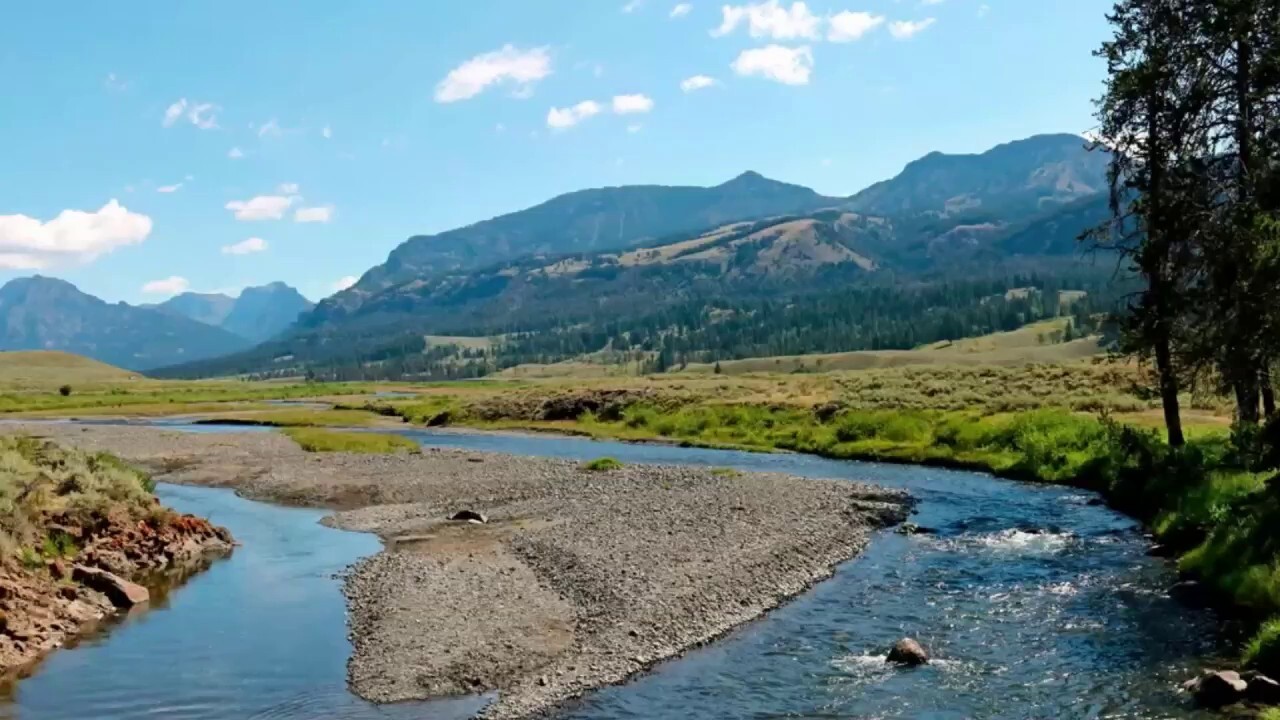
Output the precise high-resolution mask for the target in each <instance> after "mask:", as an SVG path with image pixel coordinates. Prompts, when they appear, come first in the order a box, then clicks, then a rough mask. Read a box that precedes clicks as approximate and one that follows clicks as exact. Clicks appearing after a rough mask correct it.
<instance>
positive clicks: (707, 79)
mask: <svg viewBox="0 0 1280 720" xmlns="http://www.w3.org/2000/svg"><path fill="white" fill-rule="evenodd" d="M715 84H716V79H715V78H713V77H711V76H709V75H694V76H693V77H691V78H685V79H684V81H683V82H681V83H680V89H681V90H683V91H685V92H687V93H691V92H696V91H698V90H704V89H706V88H709V87H711V86H712V85H715Z"/></svg>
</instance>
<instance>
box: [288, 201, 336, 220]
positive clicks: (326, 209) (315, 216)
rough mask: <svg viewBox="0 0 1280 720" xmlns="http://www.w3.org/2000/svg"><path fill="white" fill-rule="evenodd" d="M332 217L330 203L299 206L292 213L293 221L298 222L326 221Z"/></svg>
mask: <svg viewBox="0 0 1280 720" xmlns="http://www.w3.org/2000/svg"><path fill="white" fill-rule="evenodd" d="M332 219H333V206H332V205H317V206H315V207H300V208H298V209H297V210H296V211H295V212H294V213H293V221H294V222H300V223H327V222H329V221H330V220H332Z"/></svg>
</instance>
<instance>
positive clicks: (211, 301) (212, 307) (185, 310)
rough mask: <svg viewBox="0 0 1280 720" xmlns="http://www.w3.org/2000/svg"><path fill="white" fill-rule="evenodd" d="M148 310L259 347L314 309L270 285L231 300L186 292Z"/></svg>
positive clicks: (300, 298)
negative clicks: (175, 317)
mask: <svg viewBox="0 0 1280 720" xmlns="http://www.w3.org/2000/svg"><path fill="white" fill-rule="evenodd" d="M149 307H153V308H155V309H156V310H159V311H161V312H164V313H168V314H170V315H181V316H183V317H187V318H190V319H192V320H196V321H198V322H202V323H204V324H206V325H212V326H214V327H218V328H222V329H223V330H226V331H227V332H229V333H231V334H233V335H236V336H239V337H242V338H244V339H245V340H249V341H251V342H254V343H259V342H262V341H264V340H269V339H270V338H273V337H275V336H276V335H279V334H280V333H282V332H284V331H285V330H286V329H288V328H289V327H290V326H291V325H293V324H294V323H295V322H297V320H298V316H300V315H302V314H303V313H305V312H309V311H310V310H311V308H313V307H315V303H313V302H311V301H310V300H308V299H306V298H305V297H303V296H302V293H300V292H298V291H297V290H295V289H294V288H292V287H289V286H288V285H285V284H284V283H282V282H273V283H269V284H267V285H262V286H259V287H248V288H245V289H244V290H241V291H240V295H239V296H237V297H234V298H233V297H231V296H229V295H224V294H222V293H192V292H186V293H182V294H181V295H175V296H174V297H172V298H169V299H168V300H166V301H164V302H162V303H159V304H158V305H152V306H149Z"/></svg>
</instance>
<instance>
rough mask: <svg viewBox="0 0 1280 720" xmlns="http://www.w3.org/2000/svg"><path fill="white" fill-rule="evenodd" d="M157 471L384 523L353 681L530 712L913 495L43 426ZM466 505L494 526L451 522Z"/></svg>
mask: <svg viewBox="0 0 1280 720" xmlns="http://www.w3.org/2000/svg"><path fill="white" fill-rule="evenodd" d="M31 430H32V431H34V432H41V433H45V434H54V435H56V436H58V437H59V438H60V439H64V440H67V441H70V442H73V443H75V444H78V445H81V446H85V447H91V448H100V449H109V450H111V451H112V452H115V453H117V454H120V455H122V456H123V457H125V458H127V459H130V460H133V461H135V462H140V463H143V464H144V465H146V466H148V467H150V468H151V469H153V470H155V471H157V472H160V473H163V475H162V476H161V477H160V479H162V480H167V481H174V482H185V483H193V484H203V485H226V486H233V487H235V488H236V489H237V490H238V491H240V492H242V493H243V494H245V495H247V496H249V497H254V498H259V499H266V500H277V501H283V502H290V503H304V504H310V505H320V506H330V507H335V508H342V509H344V511H342V512H339V513H338V514H336V515H335V516H333V517H332V518H330V519H329V522H331V523H332V524H334V525H336V526H339V527H343V528H348V529H353V530H363V531H369V532H375V533H378V534H379V535H380V536H382V537H383V538H384V539H385V540H386V541H387V546H388V549H387V551H386V552H383V553H380V554H379V555H377V556H374V557H372V558H368V559H366V560H364V561H362V562H361V563H358V564H357V565H356V566H355V567H354V568H353V569H352V571H351V573H350V574H349V577H348V580H347V583H346V594H347V598H348V603H349V608H350V611H351V612H350V631H351V638H352V644H353V647H354V652H353V655H352V658H351V661H350V663H349V677H350V681H351V685H352V687H353V689H354V690H355V691H356V692H357V693H359V694H360V695H362V696H364V697H367V698H369V699H372V700H375V701H380V702H390V701H400V700H410V699H417V698H427V697H436V696H442V695H456V694H462V693H474V692H485V691H490V690H497V691H498V692H499V696H500V699H499V700H498V701H497V702H496V703H494V704H493V705H491V706H490V707H489V708H488V709H487V710H486V711H485V716H486V717H489V718H516V717H526V716H529V715H532V714H535V713H538V712H541V711H544V710H547V709H549V708H553V707H555V706H556V705H558V704H560V703H562V702H563V701H564V700H566V699H568V698H571V697H575V696H577V695H580V694H582V693H584V692H587V691H589V690H591V689H592V688H596V687H599V686H601V685H605V684H609V683H615V682H620V681H622V680H625V679H626V678H627V677H629V676H631V675H633V674H635V673H637V672H640V671H643V670H644V669H646V668H647V667H649V666H650V665H652V664H653V663H655V662H657V661H659V660H662V659H664V658H668V657H672V656H675V655H678V654H680V653H682V652H684V651H685V650H687V649H689V648H691V647H693V646H696V645H699V644H701V643H705V642H707V641H709V640H711V639H714V638H715V637H717V636H719V635H721V634H723V633H724V632H727V631H728V630H730V629H732V628H733V627H735V626H737V625H739V624H741V623H743V622H746V621H748V620H751V619H753V618H755V617H758V616H759V615H760V614H762V613H764V612H766V611H767V610H769V609H770V608H773V607H775V606H777V605H778V604H779V603H781V602H783V601H784V600H786V599H787V598H789V597H791V596H793V595H795V594H796V593H799V592H801V591H802V590H804V589H805V588H807V587H808V586H809V585H810V584H812V583H813V582H815V581H817V580H819V579H821V578H823V577H826V576H827V575H829V574H830V572H831V571H832V569H833V568H834V566H835V565H836V564H838V563H839V562H841V561H843V560H845V559H848V558H849V557H852V556H853V555H855V554H857V553H858V552H859V551H860V550H861V548H862V547H863V546H864V545H865V543H866V541H867V539H868V534H869V533H870V532H871V531H872V530H874V529H876V528H878V527H882V526H883V525H885V524H887V523H892V522H897V521H899V520H901V519H902V517H903V516H904V514H905V512H906V509H907V504H906V499H905V497H904V496H903V495H901V494H899V493H897V492H892V491H886V490H882V489H879V488H874V487H871V486H866V485H860V484H855V483H848V482H843V481H823V480H809V479H802V478H796V477H790V476H784V475H765V474H751V473H748V474H739V473H717V472H713V471H710V470H701V469H693V468H683V467H648V466H629V467H625V468H622V469H620V470H614V471H609V472H589V471H585V470H582V469H581V468H579V466H578V465H577V464H575V463H571V462H565V461H559V460H550V459H538V458H525V457H516V456H508V455H499V454H488V453H477V452H469V451H453V450H429V451H425V452H424V453H423V454H421V455H398V456H355V455H342V454H332V455H329V454H326V455H309V454H306V453H303V452H301V451H300V450H299V449H298V448H297V447H296V446H294V444H293V443H292V442H291V441H289V440H287V439H286V438H283V437H280V436H278V435H276V434H272V433H244V434H236V435H225V434H218V435H191V434H180V433H174V432H168V431H163V430H157V429H151V428H136V427H79V426H74V425H60V426H40V427H33V428H31ZM461 509H471V510H475V511H478V512H481V513H484V514H485V515H487V516H488V520H489V522H488V523H487V524H470V523H462V522H450V521H448V520H446V518H447V517H448V516H449V515H451V514H452V513H454V512H456V511H458V510H461Z"/></svg>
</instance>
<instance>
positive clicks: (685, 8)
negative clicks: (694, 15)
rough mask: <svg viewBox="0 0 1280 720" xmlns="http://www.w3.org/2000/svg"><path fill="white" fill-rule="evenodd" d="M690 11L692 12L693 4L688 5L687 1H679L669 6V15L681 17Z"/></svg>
mask: <svg viewBox="0 0 1280 720" xmlns="http://www.w3.org/2000/svg"><path fill="white" fill-rule="evenodd" d="M691 12H693V5H690V4H689V3H680V4H679V5H676V6H675V7H673V8H671V17H673V18H682V17H684V16H685V15H688V14H689V13H691Z"/></svg>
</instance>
